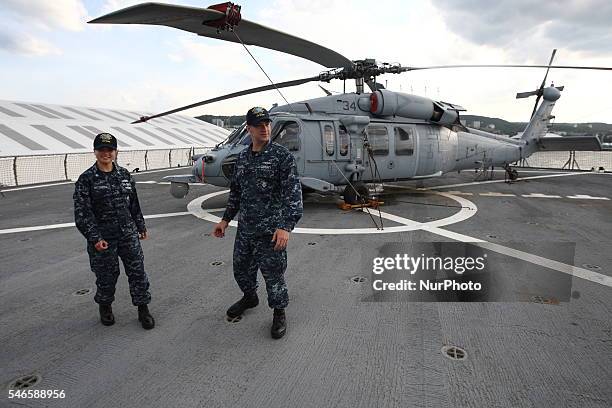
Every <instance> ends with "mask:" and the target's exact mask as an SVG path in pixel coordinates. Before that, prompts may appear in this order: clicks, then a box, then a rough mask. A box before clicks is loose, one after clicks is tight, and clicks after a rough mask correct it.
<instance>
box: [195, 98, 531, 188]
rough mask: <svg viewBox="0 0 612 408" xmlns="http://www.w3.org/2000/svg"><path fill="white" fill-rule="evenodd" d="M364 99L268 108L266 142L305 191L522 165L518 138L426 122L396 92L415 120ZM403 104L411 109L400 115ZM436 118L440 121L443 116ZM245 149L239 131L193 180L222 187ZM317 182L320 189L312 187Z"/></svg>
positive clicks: (419, 107) (427, 110)
mask: <svg viewBox="0 0 612 408" xmlns="http://www.w3.org/2000/svg"><path fill="white" fill-rule="evenodd" d="M387 93H390V92H389V91H387ZM370 95H371V94H360V95H359V94H342V95H339V96H334V95H332V96H327V97H322V98H317V99H312V100H309V101H306V102H301V103H294V104H291V105H285V106H278V107H274V108H272V109H271V111H270V112H271V117H272V121H273V122H272V138H273V140H274V141H275V142H276V143H279V144H281V145H284V146H285V147H287V148H288V149H289V150H290V151H291V153H292V154H293V155H294V157H295V159H296V163H297V167H298V172H299V175H300V177H301V178H302V180H303V183H304V184H305V185H306V186H307V187H311V188H314V189H315V190H321V191H323V190H333V189H334V188H333V186H340V185H345V184H347V183H348V181H349V180H351V181H353V180H355V181H356V180H361V181H363V182H372V181H378V180H382V181H387V182H391V181H401V180H411V179H421V178H428V177H436V176H440V175H442V174H444V173H448V172H451V171H457V170H464V169H474V168H479V167H482V166H483V165H486V166H503V165H505V164H509V163H512V162H515V161H517V160H520V159H521V154H522V153H521V152H522V146H523V142H521V141H520V140H519V141H517V140H514V139H510V138H508V137H503V136H496V135H491V134H488V133H486V132H479V133H470V132H469V131H468V130H467V129H465V128H463V127H462V126H458V125H454V126H453V125H451V124H437V123H432V122H431V120H428V119H430V118H431V116H432V115H433V111H434V109H433V108H432V107H431V104H432V101H430V100H428V99H427V98H423V97H418V96H415V95H406V94H400V95H401V96H403V97H404V98H403V99H404V100H403V101H402V109H404V110H405V111H406V113H405V114H407V115H408V114H409V115H412V116H420V117H422V119H414V118H403V117H399V116H397V115H396V116H381V115H375V114H372V113H371V112H370V110H371V105H370V103H371V102H370V99H371V98H370ZM407 101H408V103H407ZM410 103H412V104H413V108H411V109H407V108H406V105H407V104H408V105H409V104H410ZM438 117H439V118H443V117H444V112H443V113H442V115H438ZM455 119H456V117H454V118H452V120H455ZM364 136H367V142H365V143H364V139H365V137H364ZM249 143H250V137H249V135H248V132H247V131H246V129H245V128H244V127H242V128H241V129H238V130H237V131H236V132H235V133H234V134H232V136H231V137H230V138H229V140H228V141H227V142H226V143H225V144H223V145H221V146H219V147H217V148H215V149H213V150H212V151H210V152H209V153H207V154H206V155H204V156H203V157H202V158H200V159H198V161H197V162H196V163H195V165H194V176H195V177H196V179H197V181H204V182H206V183H210V184H214V185H218V186H227V185H228V184H229V180H230V178H231V171H232V162H231V158H233V157H235V156H236V155H237V154H238V153H239V152H240V151H241V150H242V149H244V148H246V147H247V146H248V145H249ZM202 161H204V162H205V163H204V172H203V173H202ZM202 174H204V178H202ZM316 180H318V181H320V183H316V182H314V183H313V181H316ZM327 183H329V184H327Z"/></svg>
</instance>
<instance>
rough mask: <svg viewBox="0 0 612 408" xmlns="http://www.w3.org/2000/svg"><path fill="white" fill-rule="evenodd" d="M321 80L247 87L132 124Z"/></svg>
mask: <svg viewBox="0 0 612 408" xmlns="http://www.w3.org/2000/svg"><path fill="white" fill-rule="evenodd" d="M319 80H320V77H319V76H315V77H310V78H302V79H295V80H292V81H286V82H279V83H277V84H274V85H272V84H271V85H264V86H258V87H256V88H250V89H245V90H243V91H238V92H232V93H230V94H226V95H222V96H217V97H215V98H211V99H206V100H205V101H201V102H196V103H192V104H191V105H187V106H182V107H180V108H176V109H172V110H169V111H167V112H162V113H158V114H155V115H153V116H143V117H141V118H140V119H138V120H137V121H134V122H132V124H136V123H144V122H146V121H148V120H151V119H155V118H159V117H162V116H166V115H171V114H173V113H177V112H181V111H184V110H187V109H191V108H196V107H198V106H203V105H207V104H209V103H213V102H219V101H224V100H226V99H232V98H236V97H238V96H244V95H250V94H254V93H258V92H263V91H269V90H272V89H277V88H288V87H291V86H297V85H302V84H305V83H307V82H312V81H319Z"/></svg>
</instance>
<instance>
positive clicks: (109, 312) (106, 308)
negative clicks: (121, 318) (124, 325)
mask: <svg viewBox="0 0 612 408" xmlns="http://www.w3.org/2000/svg"><path fill="white" fill-rule="evenodd" d="M100 321H101V322H102V324H103V325H105V326H112V325H113V324H115V316H113V308H112V307H111V305H100Z"/></svg>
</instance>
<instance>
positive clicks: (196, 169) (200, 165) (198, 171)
mask: <svg viewBox="0 0 612 408" xmlns="http://www.w3.org/2000/svg"><path fill="white" fill-rule="evenodd" d="M204 168H205V163H204V157H200V158H198V159H197V160H196V162H195V163H194V164H193V175H194V176H195V178H196V180H197V181H198V182H200V183H205V182H206V173H205V171H204Z"/></svg>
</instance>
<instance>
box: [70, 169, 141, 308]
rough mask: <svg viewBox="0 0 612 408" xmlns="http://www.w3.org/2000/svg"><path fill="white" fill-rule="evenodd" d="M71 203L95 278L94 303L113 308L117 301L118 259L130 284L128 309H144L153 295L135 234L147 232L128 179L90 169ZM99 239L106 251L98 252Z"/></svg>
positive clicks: (117, 171) (122, 171)
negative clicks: (85, 241) (105, 246)
mask: <svg viewBox="0 0 612 408" xmlns="http://www.w3.org/2000/svg"><path fill="white" fill-rule="evenodd" d="M73 199H74V220H75V223H76V226H77V228H78V229H79V231H80V232H81V234H83V235H84V236H85V238H87V253H88V254H89V264H90V265H91V270H92V271H93V273H95V274H96V287H97V291H96V295H95V297H94V300H95V302H96V303H99V304H111V303H112V302H113V301H114V300H115V284H116V283H117V278H118V277H119V260H118V258H117V257H118V256H119V257H121V261H122V262H123V266H124V268H125V274H126V275H127V277H128V282H129V284H130V294H131V296H132V303H133V304H134V306H139V305H146V304H148V303H149V302H150V301H151V294H150V293H149V281H148V279H147V274H146V273H145V270H144V256H143V253H142V248H141V247H140V241H139V239H138V233H142V232H145V231H146V228H145V222H144V217H143V216H142V211H141V210H140V204H139V203H138V195H137V193H136V183H135V182H134V179H133V178H132V176H131V175H130V173H129V172H128V171H127V170H126V169H124V168H122V167H119V166H117V165H115V164H113V170H112V171H111V172H108V173H105V172H103V171H101V170H99V169H98V166H97V165H96V164H94V165H93V166H92V167H90V168H89V169H87V170H86V171H85V172H83V174H81V176H80V177H79V179H78V181H77V182H76V184H75V188H74V195H73ZM101 239H104V240H105V241H107V242H108V248H107V249H106V250H103V251H97V250H96V249H95V244H96V242H98V241H100V240H101Z"/></svg>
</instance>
